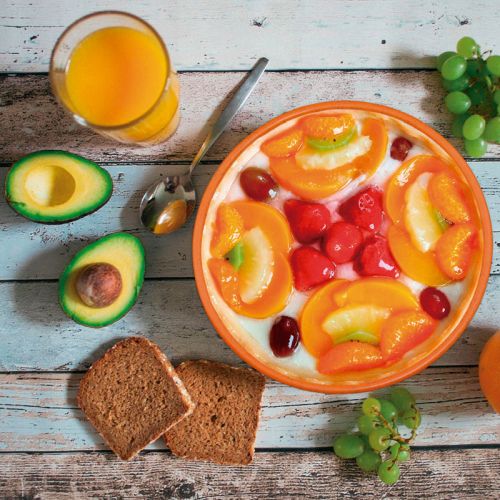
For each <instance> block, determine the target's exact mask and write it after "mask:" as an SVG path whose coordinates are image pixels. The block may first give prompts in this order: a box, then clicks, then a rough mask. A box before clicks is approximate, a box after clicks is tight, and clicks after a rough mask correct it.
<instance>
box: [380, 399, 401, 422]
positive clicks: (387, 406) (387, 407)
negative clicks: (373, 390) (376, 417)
mask: <svg viewBox="0 0 500 500" xmlns="http://www.w3.org/2000/svg"><path fill="white" fill-rule="evenodd" d="M379 401H380V406H381V408H380V413H382V415H383V417H384V418H385V419H386V420H388V421H389V422H391V421H392V420H395V419H396V417H397V416H398V410H397V409H396V407H395V406H394V405H393V404H392V403H391V402H390V401H387V399H379Z"/></svg>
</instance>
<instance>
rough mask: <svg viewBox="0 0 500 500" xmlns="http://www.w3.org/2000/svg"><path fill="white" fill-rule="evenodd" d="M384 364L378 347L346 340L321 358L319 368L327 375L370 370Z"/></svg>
mask: <svg viewBox="0 0 500 500" xmlns="http://www.w3.org/2000/svg"><path fill="white" fill-rule="evenodd" d="M383 364H384V358H383V357H382V353H381V351H380V349H379V348H378V347H375V346H373V345H371V344H365V343H364V342H356V341H351V342H344V343H343V344H338V345H336V346H335V347H333V348H332V349H330V350H329V351H328V352H327V353H326V354H323V356H321V357H320V358H319V361H318V364H317V366H316V367H317V369H318V371H319V372H320V373H323V374H325V375H333V374H335V373H341V372H349V371H359V370H369V369H371V368H377V367H379V366H382V365H383Z"/></svg>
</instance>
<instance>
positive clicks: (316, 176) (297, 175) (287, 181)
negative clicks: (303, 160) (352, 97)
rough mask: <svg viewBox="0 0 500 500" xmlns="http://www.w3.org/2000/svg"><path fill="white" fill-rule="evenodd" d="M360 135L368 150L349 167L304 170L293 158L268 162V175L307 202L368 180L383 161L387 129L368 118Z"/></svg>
mask: <svg viewBox="0 0 500 500" xmlns="http://www.w3.org/2000/svg"><path fill="white" fill-rule="evenodd" d="M362 135H365V136H368V137H369V138H370V140H371V143H372V146H371V148H370V150H369V151H368V152H367V153H366V154H364V155H361V156H358V157H357V158H355V159H354V160H353V161H351V162H350V163H347V164H345V165H342V166H339V167H338V168H335V169H332V170H325V169H319V168H318V169H308V170H306V169H303V168H302V167H301V166H300V165H299V164H298V163H297V162H296V161H295V158H294V157H290V158H285V159H274V158H273V159H271V164H270V168H271V172H272V173H273V175H274V177H275V178H276V179H277V180H278V182H279V183H280V184H281V185H282V186H283V187H284V188H285V189H288V190H290V191H292V192H293V193H294V194H296V195H297V196H300V197H301V198H303V199H306V200H318V199H321V198H326V197H328V196H330V195H332V194H333V193H336V192H337V191H339V190H340V189H342V188H343V187H345V186H347V184H349V183H350V182H351V181H352V180H353V179H355V178H356V177H359V176H360V175H363V174H364V175H366V177H367V178H369V177H371V176H372V175H373V173H374V172H375V170H376V169H377V167H378V166H379V165H380V163H381V162H382V160H383V159H384V157H385V152H386V149H387V129H386V127H385V124H384V122H383V121H382V120H379V119H376V118H367V119H365V120H364V121H363V127H362Z"/></svg>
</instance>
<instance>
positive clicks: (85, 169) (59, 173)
mask: <svg viewBox="0 0 500 500" xmlns="http://www.w3.org/2000/svg"><path fill="white" fill-rule="evenodd" d="M112 192H113V181H112V179H111V176H110V175H109V173H108V172H106V170H104V169H103V168H101V167H100V166H99V165H97V164H96V163H94V162H92V161H90V160H87V159H86V158H82V157H81V156H78V155H75V154H73V153H68V152H66V151H37V152H35V153H31V154H29V155H27V156H25V157H24V158H21V159H20V160H19V161H17V162H16V163H14V165H12V167H11V169H10V170H9V173H8V174H7V179H6V181H5V197H6V199H7V202H8V203H9V205H10V206H11V207H12V208H13V209H14V210H15V211H16V212H17V213H19V214H20V215H22V216H24V217H26V218H27V219H30V220H32V221H35V222H44V223H47V224H58V223H62V222H69V221H71V220H75V219H79V218H81V217H83V216H85V215H88V214H90V213H92V212H95V211H96V210H97V209H98V208H100V207H102V206H103V205H104V204H105V203H106V202H107V201H108V200H109V198H110V197H111V193H112Z"/></svg>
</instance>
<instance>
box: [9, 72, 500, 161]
mask: <svg viewBox="0 0 500 500" xmlns="http://www.w3.org/2000/svg"><path fill="white" fill-rule="evenodd" d="M242 77H243V75H242V74H241V73H184V74H182V75H181V77H180V84H181V115H182V118H181V123H180V126H179V129H178V130H177V132H176V133H175V135H174V136H173V137H172V138H171V139H170V140H169V141H167V142H166V143H165V144H160V145H158V146H155V147H148V148H143V147H134V146H126V145H123V144H120V143H117V142H113V141H111V140H109V139H105V138H103V137H100V136H98V135H97V134H95V133H94V132H92V131H91V130H88V129H85V128H83V127H81V126H79V125H77V124H76V123H75V122H74V121H73V120H72V119H71V118H70V117H69V115H66V114H65V113H64V111H63V109H62V108H61V106H58V105H57V104H56V102H55V100H54V98H53V96H52V93H51V91H50V86H49V83H48V78H47V77H46V76H45V75H27V76H23V77H20V76H13V77H9V76H7V77H4V78H3V79H2V78H0V120H1V121H0V123H1V124H2V125H1V132H2V133H1V134H0V161H1V162H11V161H13V160H17V159H18V158H20V157H21V156H23V155H25V154H26V153H28V152H31V151H35V150H37V149H66V150H69V151H73V152H75V153H80V154H83V155H88V156H89V157H90V158H91V159H93V160H95V161H101V162H103V161H107V162H114V161H116V162H122V163H133V162H135V161H142V162H156V161H159V162H162V161H165V160H169V161H177V160H183V161H191V160H192V158H193V157H194V155H195V154H196V152H197V150H198V148H199V146H200V144H201V142H202V141H203V139H204V137H205V135H206V124H207V121H209V122H212V121H213V119H214V118H213V117H214V114H215V115H216V113H214V110H216V109H217V108H218V107H219V106H221V103H222V102H223V101H224V100H225V99H227V96H228V95H229V94H230V93H231V92H232V91H233V90H234V88H235V87H236V86H237V85H238V84H239V82H240V81H241V79H242ZM444 96H445V92H444V90H443V89H442V87H441V83H440V79H439V76H438V75H437V73H436V72H427V71H424V72H422V71H396V72H393V71H351V72H345V71H326V72H318V71H313V72H291V73H290V72H284V73H270V72H268V73H266V74H265V75H264V77H263V78H262V80H261V81H260V82H259V85H258V86H257V88H256V89H255V91H254V93H252V95H251V96H250V98H249V99H248V101H247V103H246V104H245V107H244V108H243V109H242V110H241V111H240V112H239V113H238V115H237V116H236V117H235V119H234V120H233V121H232V122H231V125H230V127H229V128H228V130H227V131H226V132H225V133H224V134H222V136H221V137H220V139H219V140H218V141H217V143H216V144H215V145H214V147H213V148H212V149H211V150H210V152H209V153H208V156H207V157H206V159H208V160H218V161H220V160H222V159H223V158H224V157H225V156H226V155H227V153H228V151H230V150H231V149H232V148H233V147H234V146H235V145H236V144H238V142H240V141H241V140H242V139H243V138H245V137H246V136H247V135H248V134H249V133H250V132H252V131H254V130H255V129H256V128H257V127H259V126H260V125H262V124H264V123H265V122H267V121H268V120H270V119H271V118H274V117H276V116H278V115H280V114H281V113H284V112H285V111H289V110H290V109H293V108H297V107H299V106H303V105H305V104H311V103H314V102H321V101H333V100H341V99H346V100H359V101H369V102H374V103H377V104H385V105H388V106H392V107H394V108H397V109H400V110H401V111H405V112H407V113H410V114H412V115H414V116H416V117H417V118H419V119H421V120H422V121H424V122H425V123H428V124H429V125H431V126H432V127H434V128H435V129H436V130H437V131H438V132H440V133H441V134H443V135H444V136H445V137H447V138H450V135H451V134H450V126H451V120H452V116H451V115H450V113H448V112H447V111H446V109H445V106H444V104H443V99H444ZM451 142H452V143H453V144H454V145H455V146H456V147H458V149H459V151H460V152H461V153H462V154H464V151H463V146H462V141H458V140H456V139H454V138H452V139H451ZM485 158H500V146H494V145H490V146H489V151H488V154H487V155H486V156H485Z"/></svg>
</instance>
